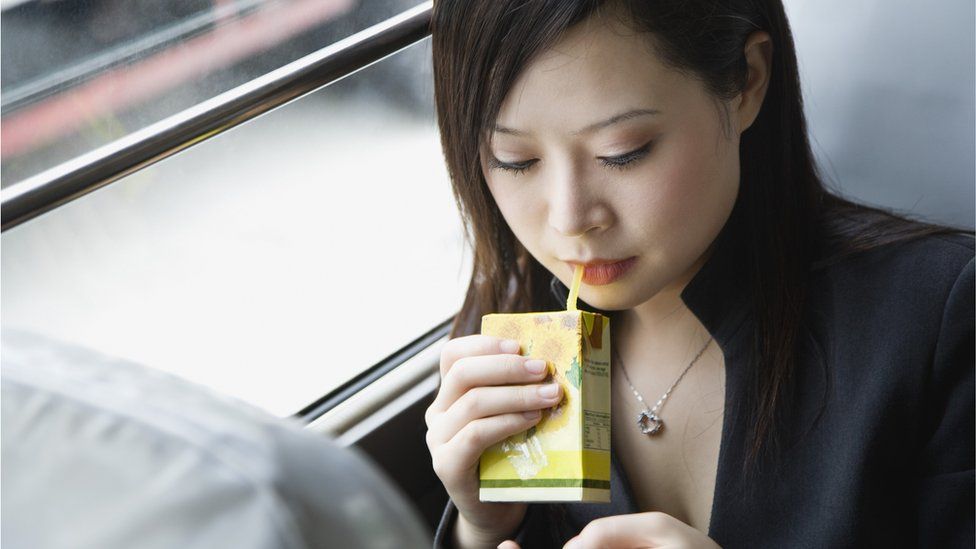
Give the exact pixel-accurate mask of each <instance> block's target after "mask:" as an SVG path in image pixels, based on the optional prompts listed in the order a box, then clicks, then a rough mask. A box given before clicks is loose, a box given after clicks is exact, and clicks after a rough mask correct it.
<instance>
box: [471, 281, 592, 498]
mask: <svg viewBox="0 0 976 549" xmlns="http://www.w3.org/2000/svg"><path fill="white" fill-rule="evenodd" d="M582 271H583V269H582V267H578V268H577V271H576V275H575V276H574V280H573V287H572V288H571V291H570V296H569V301H568V302H567V310H565V311H555V312H540V313H522V314H489V315H485V316H483V317H482V319H481V333H482V334H484V335H491V336H495V337H500V338H505V339H514V340H516V341H518V342H519V344H520V346H521V350H522V354H523V355H525V356H529V357H532V358H538V359H542V360H545V361H546V363H547V364H548V366H549V377H550V378H554V379H555V380H556V381H557V382H558V383H560V385H562V389H563V395H564V396H563V399H562V401H561V402H560V403H559V404H558V405H557V406H555V407H553V408H551V409H548V410H544V411H543V416H542V419H541V420H540V421H539V422H538V423H537V424H536V425H535V426H533V427H532V428H530V429H529V430H528V431H526V432H523V433H519V434H517V435H514V436H511V437H508V438H507V439H505V440H504V441H502V442H500V443H498V444H495V445H494V446H492V447H490V448H488V449H487V450H486V451H485V452H484V454H482V456H481V462H480V465H479V473H480V480H481V483H480V494H479V496H480V499H481V501H570V502H608V501H610V319H609V318H607V317H605V316H602V315H600V314H597V313H591V312H587V311H580V310H577V309H576V296H577V295H578V292H579V284H580V279H581V278H582V275H583V272H582Z"/></svg>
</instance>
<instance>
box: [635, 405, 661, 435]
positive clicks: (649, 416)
mask: <svg viewBox="0 0 976 549" xmlns="http://www.w3.org/2000/svg"><path fill="white" fill-rule="evenodd" d="M637 426H638V427H639V428H640V430H641V432H642V433H644V434H645V435H656V434H657V433H658V432H659V431H660V430H661V429H663V428H664V421H663V420H661V418H660V417H658V415H657V414H655V413H653V412H651V411H648V410H645V411H643V412H641V413H640V414H638V416H637Z"/></svg>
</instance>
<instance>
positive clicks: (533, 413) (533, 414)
mask: <svg viewBox="0 0 976 549" xmlns="http://www.w3.org/2000/svg"><path fill="white" fill-rule="evenodd" d="M522 415H523V416H524V417H525V419H539V416H541V415H542V410H529V411H528V412H522Z"/></svg>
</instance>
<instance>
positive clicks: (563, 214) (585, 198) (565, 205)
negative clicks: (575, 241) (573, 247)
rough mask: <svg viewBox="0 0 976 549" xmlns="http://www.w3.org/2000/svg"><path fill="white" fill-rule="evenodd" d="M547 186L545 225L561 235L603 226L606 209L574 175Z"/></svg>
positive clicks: (574, 234) (608, 217)
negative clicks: (546, 222) (547, 218)
mask: <svg viewBox="0 0 976 549" xmlns="http://www.w3.org/2000/svg"><path fill="white" fill-rule="evenodd" d="M567 175H569V176H568V177H565V176H564V177H560V178H559V180H558V181H555V182H553V184H552V185H549V186H548V187H549V188H548V192H549V197H548V206H549V212H548V213H549V226H550V227H552V228H553V229H554V230H555V231H556V232H558V233H559V234H561V235H563V236H581V235H583V234H586V233H589V232H591V231H595V230H600V229H604V228H606V227H607V226H608V225H609V223H610V218H611V216H610V212H609V210H608V208H607V207H606V204H605V203H604V202H603V200H602V199H601V197H600V195H599V193H597V192H595V189H591V188H589V186H588V185H587V184H586V182H585V181H584V180H583V179H582V178H581V177H579V176H578V175H576V176H572V175H570V174H567Z"/></svg>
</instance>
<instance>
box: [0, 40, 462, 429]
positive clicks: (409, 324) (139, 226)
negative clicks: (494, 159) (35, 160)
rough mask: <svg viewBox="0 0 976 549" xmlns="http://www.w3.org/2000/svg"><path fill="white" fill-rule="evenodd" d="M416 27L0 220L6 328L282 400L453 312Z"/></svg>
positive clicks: (448, 225) (449, 230) (453, 283)
mask: <svg viewBox="0 0 976 549" xmlns="http://www.w3.org/2000/svg"><path fill="white" fill-rule="evenodd" d="M429 58H430V51H429V41H427V40H425V41H421V42H419V43H417V44H415V45H414V46H411V47H409V48H407V49H405V50H402V51H400V52H399V53H397V54H395V55H393V56H390V57H388V58H386V59H384V60H383V61H381V62H378V63H376V64H374V65H372V66H370V67H367V68H366V69H364V70H362V71H360V72H358V73H356V74H354V75H352V76H350V77H348V78H346V79H344V80H341V81H339V82H338V83H336V84H334V85H332V86H329V87H326V88H324V89H322V90H320V91H318V92H315V93H312V94H310V95H308V96H305V97H304V98H301V99H299V100H297V101H294V102H292V103H290V104H288V105H286V106H284V107H282V108H279V109H277V110H275V111H272V112H270V113H269V114H267V115H265V116H262V117H259V118H258V119H255V120H253V121H251V122H249V123H247V124H244V125H242V126H240V127H238V128H235V129H233V130H230V131H228V132H226V133H223V134H221V135H219V136H217V137H214V138H212V139H210V140H209V141H207V142H204V143H202V144H199V145H197V146H195V147H193V148H191V149H188V150H186V151H184V152H182V153H181V154H179V155H176V156H174V157H172V158H169V159H167V160H165V161H162V162H160V163H158V164H155V165H153V166H151V167H149V168H146V169H144V170H141V171H139V172H137V173H135V174H133V175H131V176H129V177H127V178H125V179H122V180H120V181H118V182H116V183H114V184H112V185H109V186H107V187H105V188H102V189H101V190H98V191H96V192H94V193H92V194H89V195H87V196H85V197H83V198H81V199H78V200H75V201H74V202H71V203H69V204H67V205H65V206H62V207H60V208H58V209H56V210H54V211H52V212H49V213H48V214H46V215H43V216H41V217H38V218H36V219H33V220H31V221H30V222H28V223H25V224H23V225H20V226H17V227H15V228H13V229H10V230H8V231H5V232H4V233H3V236H2V245H3V251H4V253H3V257H2V276H3V279H4V284H3V286H2V299H3V304H4V319H3V324H4V328H5V329H7V328H24V329H27V330H31V331H36V332H40V333H43V334H46V335H49V336H51V337H54V338H57V339H60V340H64V341H68V342H73V343H79V344H82V345H85V346H87V347H91V348H94V349H97V350H99V351H101V352H103V353H107V354H110V355H115V356H120V357H123V358H127V359H130V360H133V361H136V362H139V363H142V364H146V365H149V366H152V367H155V368H159V369H163V370H168V371H171V372H174V373H176V374H178V375H180V376H182V377H185V378H187V379H190V380H192V381H196V382H199V383H202V384H206V385H209V386H211V387H214V388H216V389H218V390H219V391H221V392H223V393H227V394H230V395H233V396H236V397H239V398H242V399H244V400H246V401H249V402H251V403H254V404H256V405H258V406H260V407H261V408H264V409H266V410H268V411H271V412H272V413H274V414H277V415H288V414H293V413H295V412H297V411H299V410H301V409H302V408H303V407H305V406H307V405H308V404H310V403H311V402H313V401H315V400H316V399H318V398H319V397H321V396H322V395H324V394H326V393H328V392H329V391H330V390H332V389H333V388H335V387H337V386H339V385H340V384H342V383H343V382H345V381H347V380H349V379H350V378H352V377H353V376H355V375H357V374H358V373H360V372H361V371H362V370H363V369H364V368H367V367H369V366H371V365H373V364H375V363H377V362H378V361H380V360H381V359H383V358H384V357H386V356H387V355H389V354H390V353H392V352H394V351H396V350H397V349H399V348H401V347H402V346H404V345H405V344H407V343H409V342H411V341H412V340H414V339H415V338H417V337H418V336H420V335H421V334H424V333H425V332H427V331H428V330H430V329H431V328H432V327H433V326H436V325H438V324H440V323H442V322H443V321H444V320H446V319H447V318H449V317H450V316H451V315H453V313H454V312H455V311H456V308H457V306H458V304H459V303H460V302H461V300H462V297H463V290H464V288H465V287H466V283H467V278H468V267H466V265H468V263H469V262H468V261H467V260H466V259H465V258H464V257H463V241H462V227H461V224H460V220H459V218H458V215H457V213H456V208H455V206H454V200H453V197H452V195H451V191H450V185H449V182H448V178H447V174H446V172H445V168H444V165H443V160H442V156H441V152H440V145H439V141H438V133H437V130H436V126H435V122H434V117H433V106H432V90H431V85H430V79H431V74H430V61H429Z"/></svg>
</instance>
